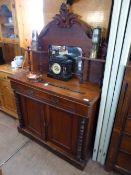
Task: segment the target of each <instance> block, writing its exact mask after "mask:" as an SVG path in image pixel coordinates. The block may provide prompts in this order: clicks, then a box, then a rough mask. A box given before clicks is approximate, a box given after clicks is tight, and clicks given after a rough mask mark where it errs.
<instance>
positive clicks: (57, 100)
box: [12, 83, 88, 116]
mask: <svg viewBox="0 0 131 175" xmlns="http://www.w3.org/2000/svg"><path fill="white" fill-rule="evenodd" d="M12 87H13V88H14V89H15V90H17V91H18V92H20V93H22V94H25V95H28V96H30V97H36V98H38V99H41V100H44V101H45V102H47V103H51V104H53V105H56V106H57V107H61V108H64V109H66V110H69V111H71V112H76V113H77V114H79V115H82V116H87V113H88V107H87V106H86V105H83V104H78V103H75V102H73V101H70V100H67V99H65V98H61V97H58V96H55V95H51V94H48V93H44V92H42V91H39V90H37V89H34V88H30V87H27V86H24V85H20V84H14V83H13V84H12Z"/></svg>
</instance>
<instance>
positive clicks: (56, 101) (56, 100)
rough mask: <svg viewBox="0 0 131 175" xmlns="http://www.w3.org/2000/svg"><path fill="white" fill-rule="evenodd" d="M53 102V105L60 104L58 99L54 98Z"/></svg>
mask: <svg viewBox="0 0 131 175" xmlns="http://www.w3.org/2000/svg"><path fill="white" fill-rule="evenodd" d="M51 101H52V103H55V104H56V103H59V99H58V98H52V99H51Z"/></svg>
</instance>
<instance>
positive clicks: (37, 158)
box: [0, 112, 116, 175]
mask: <svg viewBox="0 0 131 175" xmlns="http://www.w3.org/2000/svg"><path fill="white" fill-rule="evenodd" d="M17 124H18V123H17V121H15V120H14V119H12V118H10V117H8V116H7V115H5V114H3V113H1V112H0V165H2V163H3V165H2V166H1V167H2V171H3V175H116V173H114V172H111V173H108V172H106V171H104V169H103V168H102V167H101V166H100V165H98V164H97V163H95V162H93V161H92V160H90V161H89V162H88V164H87V166H86V168H85V169H84V171H80V170H78V169H77V168H75V167H73V166H72V165H70V164H69V163H68V162H66V161H64V160H62V159H61V158H59V157H58V156H56V155H54V154H53V153H51V152H49V151H48V150H46V149H45V148H43V147H42V146H40V145H38V144H37V143H35V142H33V141H32V140H30V139H28V138H27V137H25V136H23V135H21V134H19V133H18V132H17ZM9 158H10V159H9ZM8 159H9V160H8ZM4 161H5V162H4ZM6 161H7V162H6Z"/></svg>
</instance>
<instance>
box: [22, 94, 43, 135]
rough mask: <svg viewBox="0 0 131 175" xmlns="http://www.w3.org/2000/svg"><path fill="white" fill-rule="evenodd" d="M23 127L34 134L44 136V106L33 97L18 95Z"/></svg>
mask: <svg viewBox="0 0 131 175" xmlns="http://www.w3.org/2000/svg"><path fill="white" fill-rule="evenodd" d="M20 100H21V112H22V115H23V118H24V127H25V128H26V129H27V130H28V131H29V132H31V133H32V134H33V135H34V136H37V137H39V138H45V132H44V129H45V122H44V121H45V120H44V117H45V112H44V108H45V106H44V105H43V104H42V103H40V102H38V101H36V100H33V99H30V98H27V97H23V96H20Z"/></svg>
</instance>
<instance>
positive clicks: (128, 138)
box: [106, 65, 131, 175]
mask: <svg viewBox="0 0 131 175" xmlns="http://www.w3.org/2000/svg"><path fill="white" fill-rule="evenodd" d="M106 169H108V170H112V169H115V170H117V171H119V172H121V173H123V174H128V175H130V174H131V65H128V66H127V67H126V71H125V76H124V80H123V85H122V89H121V94H120V99H119V104H118V110H117V113H116V119H115V123H114V127H113V132H112V137H111V142H110V147H109V151H108V156H107V162H106Z"/></svg>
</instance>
